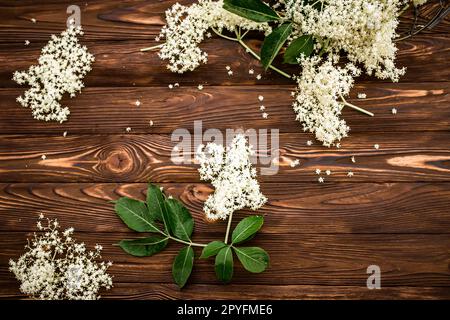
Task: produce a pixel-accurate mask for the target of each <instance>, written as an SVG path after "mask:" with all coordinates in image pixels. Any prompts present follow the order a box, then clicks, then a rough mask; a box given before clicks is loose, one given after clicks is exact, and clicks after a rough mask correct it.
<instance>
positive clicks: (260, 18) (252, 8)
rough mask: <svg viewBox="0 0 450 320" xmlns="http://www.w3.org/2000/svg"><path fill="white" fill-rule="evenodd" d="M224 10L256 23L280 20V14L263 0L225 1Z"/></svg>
mask: <svg viewBox="0 0 450 320" xmlns="http://www.w3.org/2000/svg"><path fill="white" fill-rule="evenodd" d="M223 8H224V9H225V10H228V11H230V12H232V13H234V14H237V15H238V16H241V17H243V18H246V19H249V20H252V21H256V22H268V21H277V20H280V17H279V16H278V14H277V13H276V12H275V11H274V10H272V9H271V8H270V7H269V6H268V5H267V4H265V3H264V2H262V1H261V0H225V1H224V2H223Z"/></svg>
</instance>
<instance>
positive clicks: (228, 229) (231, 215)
mask: <svg viewBox="0 0 450 320" xmlns="http://www.w3.org/2000/svg"><path fill="white" fill-rule="evenodd" d="M231 220H233V212H231V213H230V216H229V217H228V225H227V232H226V233H225V240H224V243H225V244H227V243H228V236H229V235H230V229H231Z"/></svg>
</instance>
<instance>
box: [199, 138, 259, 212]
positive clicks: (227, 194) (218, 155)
mask: <svg viewBox="0 0 450 320" xmlns="http://www.w3.org/2000/svg"><path fill="white" fill-rule="evenodd" d="M253 154H254V151H253V150H252V147H251V146H249V145H248V144H247V140H246V138H245V136H244V135H242V134H238V135H236V137H234V139H233V141H232V142H231V144H230V145H229V146H228V147H227V149H226V150H225V149H224V147H223V146H222V145H217V144H215V143H208V145H207V146H206V148H205V147H204V146H203V145H201V146H200V148H199V150H198V151H197V157H196V158H197V160H198V161H199V163H200V168H199V169H198V171H199V173H200V178H201V179H202V180H205V181H207V180H210V181H211V183H212V185H213V186H214V188H215V192H214V194H212V195H210V196H209V197H208V199H207V200H206V202H205V205H204V211H205V213H206V217H207V219H209V220H212V221H215V220H218V219H226V218H227V217H228V216H229V215H230V214H232V213H233V212H234V211H236V210H240V209H243V208H245V207H248V208H251V209H252V210H257V209H259V208H260V207H262V206H263V205H264V204H265V203H266V202H267V198H266V197H265V196H264V195H263V194H262V193H261V191H260V188H259V184H258V181H257V180H256V169H255V168H252V164H251V162H250V157H251V156H252V155H253Z"/></svg>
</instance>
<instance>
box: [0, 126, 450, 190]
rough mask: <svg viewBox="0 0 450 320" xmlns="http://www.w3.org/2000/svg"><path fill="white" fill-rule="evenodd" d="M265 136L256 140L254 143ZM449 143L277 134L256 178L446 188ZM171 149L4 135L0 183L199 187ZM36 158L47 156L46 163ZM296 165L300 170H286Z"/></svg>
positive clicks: (162, 142) (160, 139)
mask: <svg viewBox="0 0 450 320" xmlns="http://www.w3.org/2000/svg"><path fill="white" fill-rule="evenodd" d="M264 137H266V136H264V135H263V136H262V138H261V137H260V142H261V143H262V141H263V140H264V139H263V138H264ZM449 137H450V132H432V133H431V132H430V133H428V134H426V135H424V134H422V133H406V134H403V135H399V134H398V133H377V134H354V135H352V137H350V138H348V139H347V140H345V141H344V142H343V146H342V147H341V148H340V149H336V148H334V149H328V148H325V147H322V146H317V145H313V146H308V145H307V144H306V140H307V139H308V136H307V135H302V134H281V135H280V138H279V149H278V150H279V154H280V157H279V161H278V164H279V166H278V171H277V170H276V169H277V167H276V165H272V167H273V169H274V170H273V171H272V172H271V173H273V174H272V175H261V174H260V173H266V172H267V171H266V172H263V171H260V173H259V174H260V175H259V178H258V179H259V180H260V181H262V182H298V181H301V182H314V183H317V179H318V176H317V175H316V174H315V170H316V169H321V170H322V171H325V170H331V171H332V174H331V175H330V176H326V177H325V180H326V182H340V181H343V182H396V181H397V182H400V181H405V182H413V181H450V168H449V166H450V161H449V160H450V145H449V144H450V139H449ZM270 139H271V138H270V137H267V140H268V141H270ZM191 140H193V138H192V137H191ZM177 142H178V139H177ZM177 142H176V143H177ZM176 143H175V142H172V141H171V137H170V136H169V135H156V134H151V135H132V134H128V135H127V134H124V135H108V136H99V135H87V136H85V135H69V136H67V137H66V138H64V137H62V136H54V137H50V136H25V135H16V136H8V135H3V136H0V146H2V147H1V149H0V181H2V182H147V181H153V182H198V181H199V175H198V172H197V169H198V165H196V164H195V160H194V159H193V157H194V155H193V153H194V150H195V149H194V146H193V147H192V148H191V150H192V152H189V150H188V151H187V156H190V157H188V159H187V161H188V163H186V164H179V163H174V162H172V158H171V156H172V150H173V148H174V146H175V144H176ZM192 143H193V142H192ZM375 143H377V144H379V145H380V147H379V150H376V149H375V148H374V144H375ZM275 149H276V148H275V146H272V150H275ZM255 150H256V152H257V154H258V155H259V158H258V163H257V167H258V168H266V169H268V168H269V165H268V164H267V163H270V158H269V157H270V155H269V154H268V148H267V147H264V146H263V145H261V146H257V145H255ZM177 154H178V153H177ZM42 155H45V156H46V159H45V160H43V159H42V158H41V157H42ZM267 155H268V156H269V157H267ZM351 156H355V160H356V163H353V162H352V161H351ZM189 159H190V160H189ZM295 159H299V160H300V162H301V165H299V166H297V167H295V168H292V167H291V162H292V161H293V160H295ZM263 161H264V162H263ZM264 163H265V164H264ZM276 163H277V162H276V160H275V164H276ZM348 171H352V172H354V176H353V177H351V178H349V177H347V173H348ZM274 173H276V175H274Z"/></svg>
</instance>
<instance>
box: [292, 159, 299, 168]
mask: <svg viewBox="0 0 450 320" xmlns="http://www.w3.org/2000/svg"><path fill="white" fill-rule="evenodd" d="M298 165H300V160H298V159H295V160H293V161H291V163H290V166H291V168H295V167H297V166H298Z"/></svg>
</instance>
